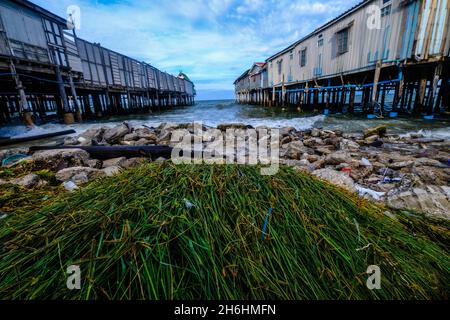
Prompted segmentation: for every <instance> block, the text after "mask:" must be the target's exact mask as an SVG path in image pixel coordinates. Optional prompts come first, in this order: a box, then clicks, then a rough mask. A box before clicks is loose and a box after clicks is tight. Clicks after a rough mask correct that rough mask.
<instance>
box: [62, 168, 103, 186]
mask: <svg viewBox="0 0 450 320" xmlns="http://www.w3.org/2000/svg"><path fill="white" fill-rule="evenodd" d="M105 175H106V174H105V172H103V171H102V170H99V169H94V168H89V167H72V168H66V169H63V170H60V171H58V172H57V173H56V179H57V180H58V181H61V182H66V181H73V182H74V183H76V184H83V183H86V182H88V181H90V180H92V179H96V178H100V177H104V176H105Z"/></svg>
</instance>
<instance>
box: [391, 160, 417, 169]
mask: <svg viewBox="0 0 450 320" xmlns="http://www.w3.org/2000/svg"><path fill="white" fill-rule="evenodd" d="M413 165H414V161H412V160H407V161H400V162H393V163H391V164H388V167H389V168H390V169H393V170H400V169H402V168H410V167H412V166H413Z"/></svg>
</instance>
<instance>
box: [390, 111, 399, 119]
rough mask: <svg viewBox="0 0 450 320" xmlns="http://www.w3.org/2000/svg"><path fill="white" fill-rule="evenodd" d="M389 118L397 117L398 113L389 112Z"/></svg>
mask: <svg viewBox="0 0 450 320" xmlns="http://www.w3.org/2000/svg"><path fill="white" fill-rule="evenodd" d="M389 117H390V118H397V117H398V112H389Z"/></svg>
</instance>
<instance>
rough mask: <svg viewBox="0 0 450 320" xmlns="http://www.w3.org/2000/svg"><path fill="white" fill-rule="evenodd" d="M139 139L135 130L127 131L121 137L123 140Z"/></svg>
mask: <svg viewBox="0 0 450 320" xmlns="http://www.w3.org/2000/svg"><path fill="white" fill-rule="evenodd" d="M136 140H139V135H138V134H137V133H136V132H133V133H128V134H126V135H125V136H124V137H123V141H136Z"/></svg>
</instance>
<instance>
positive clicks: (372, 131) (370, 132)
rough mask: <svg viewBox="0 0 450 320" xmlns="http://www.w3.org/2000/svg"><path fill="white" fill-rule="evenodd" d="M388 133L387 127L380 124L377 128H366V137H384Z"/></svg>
mask: <svg viewBox="0 0 450 320" xmlns="http://www.w3.org/2000/svg"><path fill="white" fill-rule="evenodd" d="M386 133H387V127H386V126H378V127H375V128H369V129H367V130H364V138H367V137H370V136H374V135H376V136H378V137H383V136H384V135H386Z"/></svg>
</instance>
